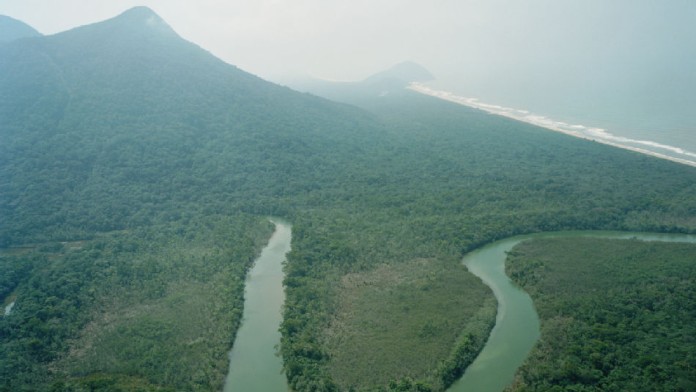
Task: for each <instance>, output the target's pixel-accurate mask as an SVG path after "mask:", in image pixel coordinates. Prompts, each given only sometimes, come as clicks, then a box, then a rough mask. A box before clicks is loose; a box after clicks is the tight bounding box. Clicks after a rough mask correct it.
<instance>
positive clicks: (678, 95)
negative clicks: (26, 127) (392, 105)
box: [0, 0, 696, 136]
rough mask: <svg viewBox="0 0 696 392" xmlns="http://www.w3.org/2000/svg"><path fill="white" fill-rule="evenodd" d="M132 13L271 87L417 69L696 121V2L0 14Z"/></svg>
mask: <svg viewBox="0 0 696 392" xmlns="http://www.w3.org/2000/svg"><path fill="white" fill-rule="evenodd" d="M136 5H146V6H149V7H150V8H152V9H153V10H154V11H155V12H157V13H158V14H159V15H160V16H161V17H162V18H164V19H165V20H166V21H167V22H168V23H169V24H170V25H171V26H172V28H174V30H176V31H177V32H178V33H179V34H180V35H181V36H182V37H184V38H185V39H187V40H190V41H193V42H195V43H197V44H198V45H200V46H202V47H203V48H205V49H207V50H209V51H211V52H212V53H214V54H215V55H217V56H218V57H220V58H222V59H223V60H225V61H227V62H229V63H232V64H235V65H237V66H239V67H240V68H242V69H244V70H246V71H248V72H251V73H254V74H256V75H259V76H262V77H265V78H267V79H271V80H276V81H277V80H280V79H279V78H280V77H281V76H285V75H286V74H298V73H299V74H307V75H312V76H315V77H321V78H326V79H334V80H359V79H363V78H365V77H367V76H369V75H370V74H372V73H375V72H377V71H381V70H383V69H385V68H388V67H390V66H391V65H393V64H396V63H398V62H401V61H404V60H411V61H415V62H417V63H420V64H421V65H423V66H425V67H426V68H428V69H429V70H430V71H431V72H432V73H433V74H434V75H435V76H436V77H437V78H438V80H439V81H440V85H439V86H438V87H446V88H448V89H450V90H453V91H455V92H458V93H461V94H466V95H469V96H476V97H480V98H482V99H486V100H488V101H490V102H495V103H500V104H504V105H513V106H516V107H521V108H526V109H532V110H538V109H543V110H547V112H549V113H552V114H554V113H560V114H562V115H565V113H563V112H564V111H565V112H567V114H568V115H575V114H578V113H580V114H584V113H593V114H597V115H600V118H599V120H600V121H605V122H606V121H609V120H607V118H605V119H602V118H601V112H602V109H603V108H604V109H606V107H614V108H615V107H618V106H616V105H624V106H625V108H623V109H621V110H623V112H624V113H623V114H622V115H624V116H629V117H631V118H633V117H635V115H636V114H639V113H643V112H645V111H646V110H648V109H647V108H654V107H656V106H655V105H656V104H659V105H662V107H663V108H665V111H664V113H663V117H669V118H674V115H673V113H672V112H673V110H672V108H675V107H676V108H677V109H678V110H680V111H681V112H680V113H682V114H683V113H687V114H686V116H687V120H688V119H693V118H694V117H696V116H693V115H692V114H691V113H692V111H693V110H692V109H693V104H696V99H694V96H695V95H694V94H693V91H696V72H694V69H696V38H695V37H696V0H352V1H347V0H340V1H339V0H195V1H194V0H187V1H184V0H0V14H5V15H9V16H12V17H14V18H17V19H20V20H22V21H24V22H26V23H28V24H30V25H32V26H33V27H34V28H36V29H38V30H39V31H40V32H42V33H44V34H53V33H56V32H60V31H63V30H67V29H70V28H73V27H76V26H79V25H84V24H89V23H94V22H98V21H101V20H104V19H108V18H111V17H113V16H115V15H117V14H119V13H121V12H123V11H124V10H126V9H128V8H130V7H133V6H136ZM597 97H601V98H602V99H605V100H609V103H608V104H606V105H605V104H602V105H598V104H597V103H596V102H598V100H597ZM626 97H628V98H631V99H630V100H626V99H625V98H626ZM642 97H648V98H646V99H643V98H642ZM685 97H686V98H685ZM689 97H690V98H689ZM635 98H641V99H640V100H636V99H635ZM629 101H630V102H629ZM553 105H556V106H557V108H555V109H554V108H553V107H552V106H553ZM612 105H614V106H612ZM680 105H681V107H682V108H681V109H680ZM597 106H601V107H599V108H598V107H597ZM684 108H686V109H684ZM571 109H572V110H571ZM573 110H575V112H573ZM685 110H686V111H685ZM626 113H627V114H626ZM605 114H606V115H607V116H610V115H613V113H605ZM605 117H606V116H605ZM654 118H656V117H655V116H651V117H650V119H654ZM641 121H643V120H641ZM694 121H696V120H694ZM692 122H693V121H692ZM601 124H602V123H601V122H600V125H601ZM629 125H630V126H633V125H631V124H629ZM687 136H688V135H687Z"/></svg>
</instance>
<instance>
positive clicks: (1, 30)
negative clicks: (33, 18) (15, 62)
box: [0, 15, 42, 44]
mask: <svg viewBox="0 0 696 392" xmlns="http://www.w3.org/2000/svg"><path fill="white" fill-rule="evenodd" d="M41 35H42V34H41V33H39V32H38V30H36V29H35V28H33V27H31V26H30V25H29V24H27V23H24V22H22V21H21V20H18V19H15V18H12V17H10V16H7V15H0V44H2V43H7V42H11V41H14V40H16V39H20V38H29V37H39V36H41Z"/></svg>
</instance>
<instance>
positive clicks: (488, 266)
mask: <svg viewBox="0 0 696 392" xmlns="http://www.w3.org/2000/svg"><path fill="white" fill-rule="evenodd" d="M559 237H596V238H611V239H631V238H636V239H639V240H643V241H669V242H690V243H696V236H693V235H682V234H652V233H627V232H602V231H582V232H557V233H538V234H530V235H523V236H517V237H511V238H507V239H504V240H500V241H497V242H494V243H492V244H489V245H487V246H485V247H483V248H481V249H478V250H476V251H473V252H471V253H469V254H467V255H466V256H465V257H464V259H463V263H464V264H465V265H466V266H467V268H468V269H469V271H471V273H473V274H474V275H476V276H478V277H479V278H481V280H483V282H484V283H485V284H487V285H488V286H489V287H491V289H492V290H493V293H494V294H495V297H496V299H497V300H498V315H497V318H496V324H495V327H493V330H492V331H491V335H490V337H489V338H488V341H487V342H486V345H485V346H484V348H483V351H481V353H480V354H479V356H478V357H477V358H476V360H475V361H474V362H473V363H472V364H471V365H470V366H469V367H468V368H467V370H466V372H465V373H464V376H462V378H460V379H459V380H458V381H457V382H456V383H454V385H452V387H451V388H450V389H449V390H448V391H450V392H464V391H476V392H499V391H502V390H504V389H505V387H506V386H508V385H509V384H510V383H511V382H512V381H513V378H514V375H515V372H516V371H517V368H518V367H519V366H520V365H521V364H522V362H524V359H525V358H526V357H527V355H528V354H529V352H530V351H531V349H532V347H533V346H534V343H535V342H536V341H537V339H538V338H539V318H538V316H537V314H536V310H535V309H534V304H533V303H532V300H531V298H530V297H529V295H527V293H525V292H524V291H522V290H521V289H519V288H518V287H516V286H514V285H513V283H512V282H511V281H510V279H509V278H508V277H507V275H505V259H506V252H508V251H510V250H511V249H512V248H513V247H514V246H515V245H517V244H518V243H520V242H522V241H524V240H528V239H533V238H559Z"/></svg>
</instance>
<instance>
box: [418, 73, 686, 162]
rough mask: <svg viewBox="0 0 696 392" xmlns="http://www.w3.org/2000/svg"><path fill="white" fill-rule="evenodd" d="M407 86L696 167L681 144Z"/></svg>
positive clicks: (425, 92) (422, 85) (490, 111)
mask: <svg viewBox="0 0 696 392" xmlns="http://www.w3.org/2000/svg"><path fill="white" fill-rule="evenodd" d="M408 88H409V89H410V90H413V91H416V92H418V93H421V94H425V95H429V96H431V97H435V98H439V99H443V100H445V101H449V102H454V103H457V104H459V105H464V106H468V107H471V108H475V109H480V110H483V111H485V112H488V113H491V114H496V115H500V116H505V117H509V118H512V119H514V120H517V121H522V122H526V123H528V124H533V125H536V126H540V127H543V128H546V129H549V130H552V131H556V132H561V133H564V134H566V135H570V136H573V137H578V138H581V139H586V140H592V141H595V142H598V143H603V144H607V145H610V146H613V147H618V148H623V149H626V150H631V151H635V152H638V153H641V154H646V155H650V156H653V157H657V158H661V159H667V160H670V161H673V162H677V163H681V164H684V165H689V166H693V167H696V153H693V152H691V151H686V150H684V149H681V148H679V147H674V146H668V145H665V144H661V143H657V142H653V141H649V140H636V139H630V138H626V137H622V136H616V135H613V134H611V133H609V132H607V131H606V130H604V129H602V128H594V127H588V126H585V125H579V124H568V123H564V122H561V121H556V120H553V119H550V118H547V117H545V116H540V115H537V114H533V113H530V112H529V111H526V110H520V109H513V108H508V107H504V106H499V105H492V104H487V103H483V102H480V101H479V100H478V99H476V98H467V97H462V96H459V95H456V94H453V93H450V92H447V91H441V90H435V89H432V88H430V87H427V86H425V85H424V84H422V83H417V82H416V83H411V85H409V87H408ZM643 146H644V147H643ZM649 147H651V148H655V149H659V150H663V151H665V152H666V153H667V152H669V153H672V154H674V155H676V156H673V155H668V154H666V153H661V152H658V151H654V150H651V149H648V148H649Z"/></svg>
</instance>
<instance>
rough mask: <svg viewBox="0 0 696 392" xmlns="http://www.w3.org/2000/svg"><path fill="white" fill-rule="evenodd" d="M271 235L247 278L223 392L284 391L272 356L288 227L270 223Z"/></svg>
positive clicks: (279, 368)
mask: <svg viewBox="0 0 696 392" xmlns="http://www.w3.org/2000/svg"><path fill="white" fill-rule="evenodd" d="M271 222H273V224H275V232H274V233H273V235H272V236H271V238H270V240H269V241H268V245H266V247H265V248H263V250H262V251H261V255H260V256H259V258H258V259H256V261H255V262H254V266H253V268H252V269H251V270H250V271H249V273H248V275H247V281H246V288H245V293H244V316H243V318H242V325H241V327H240V328H239V331H238V332H237V337H236V339H235V341H234V347H233V348H232V351H231V352H230V367H229V372H228V374H227V378H226V379H225V388H224V392H255V391H259V392H269V391H287V390H288V384H287V381H286V379H285V374H284V373H282V367H283V361H282V359H281V358H280V356H277V355H276V346H277V345H279V344H280V331H279V330H278V327H279V326H280V322H281V320H282V313H281V308H282V306H283V302H284V301H285V292H284V291H283V267H282V263H283V260H285V254H286V253H288V252H289V251H290V240H291V227H290V225H289V224H288V223H285V222H282V221H279V220H272V221H271Z"/></svg>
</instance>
